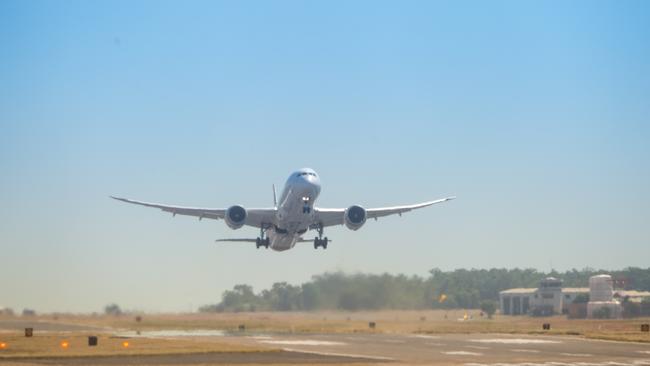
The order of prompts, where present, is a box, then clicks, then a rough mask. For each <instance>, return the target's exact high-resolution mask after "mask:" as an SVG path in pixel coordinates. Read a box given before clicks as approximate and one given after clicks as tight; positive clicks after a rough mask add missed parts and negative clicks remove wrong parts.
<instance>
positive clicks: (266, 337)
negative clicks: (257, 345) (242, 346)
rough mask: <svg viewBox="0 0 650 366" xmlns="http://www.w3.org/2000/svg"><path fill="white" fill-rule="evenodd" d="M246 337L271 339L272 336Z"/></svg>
mask: <svg viewBox="0 0 650 366" xmlns="http://www.w3.org/2000/svg"><path fill="white" fill-rule="evenodd" d="M248 338H252V339H273V337H271V336H251V337H248Z"/></svg>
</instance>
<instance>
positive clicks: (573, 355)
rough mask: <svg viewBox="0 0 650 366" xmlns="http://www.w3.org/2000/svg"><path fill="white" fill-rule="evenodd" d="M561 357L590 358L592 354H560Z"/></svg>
mask: <svg viewBox="0 0 650 366" xmlns="http://www.w3.org/2000/svg"><path fill="white" fill-rule="evenodd" d="M560 354H561V355H562V356H571V357H591V356H593V355H592V354H589V353H560Z"/></svg>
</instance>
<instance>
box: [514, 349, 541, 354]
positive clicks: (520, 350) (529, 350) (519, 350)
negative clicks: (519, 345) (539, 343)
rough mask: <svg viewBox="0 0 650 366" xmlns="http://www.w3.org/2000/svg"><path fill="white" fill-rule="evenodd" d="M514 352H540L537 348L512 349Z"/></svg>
mask: <svg viewBox="0 0 650 366" xmlns="http://www.w3.org/2000/svg"><path fill="white" fill-rule="evenodd" d="M511 351H512V352H522V353H539V350H536V349H511Z"/></svg>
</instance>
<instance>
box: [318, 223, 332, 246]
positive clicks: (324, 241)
mask: <svg viewBox="0 0 650 366" xmlns="http://www.w3.org/2000/svg"><path fill="white" fill-rule="evenodd" d="M317 230H318V238H314V249H318V247H323V249H327V243H328V242H329V240H328V239H327V237H324V238H323V226H321V225H319V226H318V228H317Z"/></svg>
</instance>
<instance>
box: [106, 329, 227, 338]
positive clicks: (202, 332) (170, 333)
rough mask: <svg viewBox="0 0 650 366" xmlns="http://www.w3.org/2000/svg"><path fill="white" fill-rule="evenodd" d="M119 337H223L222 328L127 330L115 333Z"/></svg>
mask: <svg viewBox="0 0 650 366" xmlns="http://www.w3.org/2000/svg"><path fill="white" fill-rule="evenodd" d="M115 335H116V336H118V337H132V338H136V337H141V338H166V337H170V338H176V337H223V336H224V333H223V331H221V330H214V329H194V330H150V331H141V332H134V331H127V332H117V333H115Z"/></svg>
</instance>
